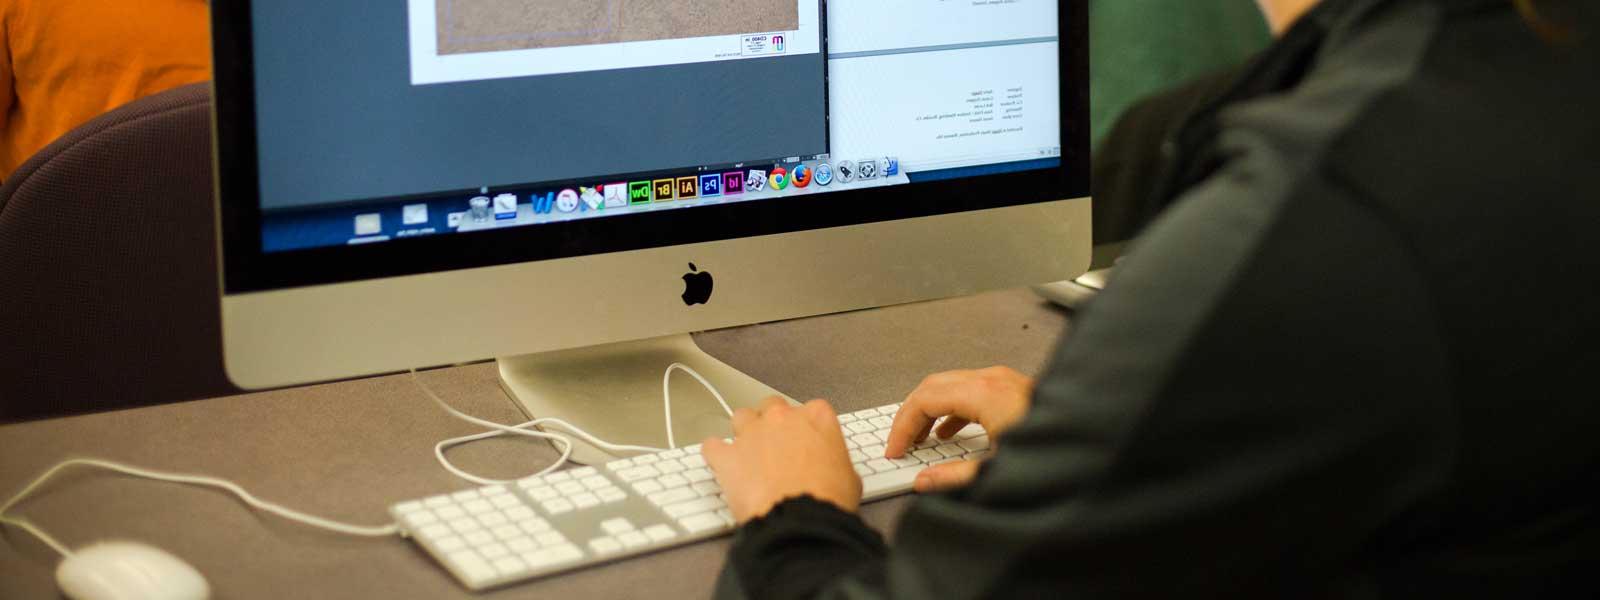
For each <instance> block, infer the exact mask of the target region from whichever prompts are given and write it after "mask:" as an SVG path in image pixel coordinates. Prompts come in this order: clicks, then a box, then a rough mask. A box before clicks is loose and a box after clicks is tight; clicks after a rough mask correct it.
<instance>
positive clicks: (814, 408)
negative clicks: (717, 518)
mask: <svg viewBox="0 0 1600 600" xmlns="http://www.w3.org/2000/svg"><path fill="white" fill-rule="evenodd" d="M700 454H701V455H702V456H703V457H705V459H706V464H707V465H710V467H711V470H712V472H714V473H716V476H717V483H718V484H719V485H721V486H722V493H723V494H724V495H726V496H727V498H728V509H729V510H730V511H732V512H733V518H734V520H736V521H738V522H739V523H740V524H743V523H744V522H746V521H749V520H750V519H754V518H756V517H760V516H763V515H765V514H767V511H770V510H772V507H774V506H777V505H778V504H779V503H780V502H783V501H784V500H786V499H788V498H793V497H797V496H804V495H807V494H809V495H811V496H812V497H813V498H816V499H818V500H822V501H824V502H831V503H833V504H834V505H837V506H838V507H839V508H841V509H843V510H845V511H847V512H855V510H856V508H857V507H859V506H861V477H860V476H858V475H856V472H855V469H854V468H853V467H851V466H850V455H849V452H848V451H847V450H846V449H845V446H844V434H843V433H841V432H840V430H839V419H838V416H837V415H835V414H834V412H833V407H831V406H828V403H827V402H824V401H822V400H812V401H810V402H807V403H806V404H805V406H800V407H793V406H789V403H788V402H785V401H784V400H783V399H782V398H778V397H776V396H774V397H772V398H768V399H766V401H764V402H763V403H762V405H761V408H760V410H759V412H758V411H755V410H750V409H748V408H741V409H739V410H736V411H734V413H733V442H732V443H728V442H724V441H722V440H721V439H719V438H710V439H707V440H706V441H705V442H703V443H702V444H701V447H700Z"/></svg>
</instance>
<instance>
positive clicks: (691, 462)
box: [678, 454, 706, 469]
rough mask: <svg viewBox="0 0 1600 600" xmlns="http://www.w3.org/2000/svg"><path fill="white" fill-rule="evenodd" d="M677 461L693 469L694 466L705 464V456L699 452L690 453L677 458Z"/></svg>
mask: <svg viewBox="0 0 1600 600" xmlns="http://www.w3.org/2000/svg"><path fill="white" fill-rule="evenodd" d="M678 462H681V463H683V466H685V467H689V468H691V469H695V468H699V467H704V466H706V458H705V457H704V456H700V455H699V454H690V455H688V456H685V457H683V458H681V459H678Z"/></svg>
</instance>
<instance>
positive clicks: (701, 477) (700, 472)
mask: <svg viewBox="0 0 1600 600" xmlns="http://www.w3.org/2000/svg"><path fill="white" fill-rule="evenodd" d="M683 478H684V479H687V480H689V483H699V482H702V481H711V480H712V479H716V478H717V476H716V475H712V474H711V470H710V469H689V470H687V471H684V472H683Z"/></svg>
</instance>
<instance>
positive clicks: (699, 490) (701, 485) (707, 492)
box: [689, 479, 722, 496]
mask: <svg viewBox="0 0 1600 600" xmlns="http://www.w3.org/2000/svg"><path fill="white" fill-rule="evenodd" d="M689 489H691V490H694V491H695V493H696V494H700V495H701V496H713V495H716V494H720V493H722V486H720V485H717V481H716V480H715V479H713V480H710V481H698V482H695V483H694V484H693V485H690V486H689Z"/></svg>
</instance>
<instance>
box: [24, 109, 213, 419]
mask: <svg viewBox="0 0 1600 600" xmlns="http://www.w3.org/2000/svg"><path fill="white" fill-rule="evenodd" d="M210 113H211V92H210V84H209V83H200V84H195V85H189V86H184V87H181V88H177V89H174V90H170V91H167V92H164V93H161V94H156V95H154V96H150V97H147V98H143V99H140V100H137V101H135V102H132V103H129V104H127V105H125V106H123V107H121V108H118V109H116V110H113V111H111V112H109V113H106V114H104V115H101V116H100V117H97V118H95V119H94V120H92V121H89V122H88V123H85V124H84V125H82V126H81V127H78V128H77V129H74V130H73V131H71V132H69V133H67V134H66V135H65V136H62V138H61V139H59V140H56V141H55V142H54V143H52V144H50V145H49V146H47V147H46V148H44V149H43V150H41V151H40V152H39V153H38V154H37V155H35V156H33V157H32V158H31V159H29V160H28V161H27V162H26V163H24V164H23V165H22V166H21V167H20V168H18V169H17V171H16V172H15V173H12V174H11V175H10V176H9V177H8V178H7V179H6V180H5V183H4V185H3V186H0V421H10V420H17V419H22V418H32V417H42V416H49V415H58V414H63V413H73V412H85V411H93V410H106V409H112V408H121V407H130V406H138V405H147V404H157V403H163V402H173V401H178V400H188V399H195V398H202V397H210V396H217V395H223V394H229V393H234V392H236V391H238V390H237V389H236V388H235V387H234V386H233V385H232V384H231V383H229V382H228V379H227V377H226V375H225V374H224V371H223V363H222V335H221V318H220V315H219V310H220V307H219V303H218V301H217V293H218V292H217V290H218V283H217V276H218V273H217V247H216V234H215V231H214V229H213V228H214V227H215V225H214V223H213V214H214V212H215V211H214V208H213V207H212V182H211V168H212V167H211V114H210Z"/></svg>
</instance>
